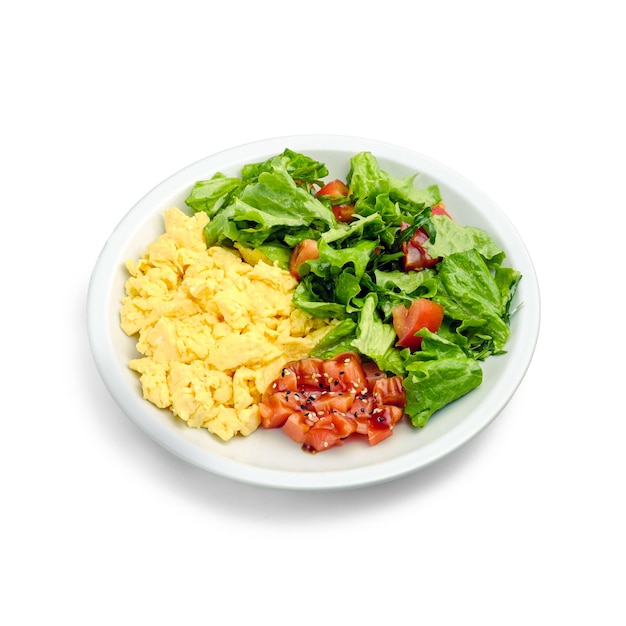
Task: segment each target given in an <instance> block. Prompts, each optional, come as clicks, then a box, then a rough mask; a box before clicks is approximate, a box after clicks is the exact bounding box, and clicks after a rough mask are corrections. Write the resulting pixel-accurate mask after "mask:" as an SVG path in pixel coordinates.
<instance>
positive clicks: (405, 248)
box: [402, 228, 441, 272]
mask: <svg viewBox="0 0 626 626" xmlns="http://www.w3.org/2000/svg"><path fill="white" fill-rule="evenodd" d="M428 239H429V237H428V233H427V232H426V231H425V230H424V229H423V228H418V229H417V230H416V231H415V234H414V235H413V237H411V239H410V240H409V241H403V242H402V252H403V253H404V259H403V261H404V271H405V272H408V271H409V270H423V269H426V268H427V267H433V266H435V265H437V263H439V261H440V260H441V259H439V258H438V257H437V258H434V259H433V258H432V257H431V256H430V254H428V251H427V250H426V248H425V247H424V243H426V242H427V241H428Z"/></svg>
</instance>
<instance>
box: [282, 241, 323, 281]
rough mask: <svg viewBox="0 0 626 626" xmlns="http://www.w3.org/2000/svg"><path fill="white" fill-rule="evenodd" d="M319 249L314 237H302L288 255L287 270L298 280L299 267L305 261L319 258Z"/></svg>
mask: <svg viewBox="0 0 626 626" xmlns="http://www.w3.org/2000/svg"><path fill="white" fill-rule="evenodd" d="M319 257H320V251H319V249H318V247H317V241H315V239H303V240H302V241H301V242H300V243H299V244H298V245H297V246H296V247H295V248H294V249H293V251H292V253H291V256H290V257H289V271H290V272H291V275H292V276H293V277H294V278H295V279H296V280H300V273H299V271H298V270H299V268H300V266H301V265H302V264H303V263H304V262H305V261H313V260H315V259H319Z"/></svg>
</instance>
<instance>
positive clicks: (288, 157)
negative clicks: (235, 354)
mask: <svg viewBox="0 0 626 626" xmlns="http://www.w3.org/2000/svg"><path fill="white" fill-rule="evenodd" d="M328 174H329V172H328V170H327V168H326V166H325V165H324V164H323V163H320V162H318V161H316V160H315V159H313V158H312V157H309V156H306V155H303V154H299V153H296V152H294V151H292V150H288V149H287V150H285V151H284V152H283V153H281V154H278V155H275V156H273V157H271V158H269V159H267V160H265V161H263V162H261V163H253V164H249V165H246V166H244V168H243V169H242V173H241V176H240V177H231V176H225V175H224V174H221V173H217V174H215V175H214V176H213V177H212V178H211V179H210V180H204V181H199V182H197V183H196V184H195V185H194V187H193V189H192V191H191V193H190V194H189V196H188V198H187V199H186V203H187V205H188V206H189V207H190V208H191V209H192V210H193V211H194V212H195V211H204V212H206V213H207V214H208V215H209V216H210V218H211V219H210V221H209V223H208V224H207V226H206V228H205V237H206V242H207V245H209V246H210V245H225V246H237V247H239V248H250V249H254V250H256V251H257V252H258V253H261V254H262V255H264V256H265V257H266V258H267V259H268V260H269V261H270V262H276V263H277V264H278V265H279V266H281V267H283V268H285V269H287V268H288V267H289V259H290V257H291V253H292V251H293V249H294V248H295V247H296V246H297V245H298V244H299V243H300V242H301V241H303V240H305V239H313V240H315V241H316V242H317V247H318V250H319V257H318V258H316V259H312V260H308V261H305V262H304V263H303V264H302V265H300V267H299V269H298V273H299V275H300V280H299V283H298V286H297V287H296V290H295V294H294V297H293V301H294V304H295V305H296V306H298V307H299V308H300V309H302V310H303V311H306V312H308V313H310V314H311V315H313V316H316V317H323V318H328V317H330V318H334V319H336V320H338V324H337V325H335V326H334V327H333V328H332V330H331V331H330V332H329V333H328V334H327V335H326V336H325V337H324V338H323V339H322V341H321V342H320V343H319V344H318V345H317V346H316V348H315V349H314V351H313V354H312V356H316V357H320V358H326V359H327V358H331V357H332V356H334V355H336V354H338V353H340V352H343V351H346V350H356V351H357V352H358V353H360V354H361V356H362V358H363V360H365V361H367V360H373V361H375V362H376V363H377V365H378V366H379V367H380V369H382V370H384V371H386V372H389V373H392V374H395V375H399V376H402V377H403V384H404V387H405V391H406V398H407V401H406V407H405V412H406V413H407V414H408V415H409V417H410V418H411V421H412V423H413V424H414V425H415V426H417V427H422V426H424V425H425V424H426V422H427V421H428V419H429V418H430V417H431V415H432V414H433V413H435V412H436V411H437V410H439V409H440V408H442V407H443V406H445V405H447V404H449V403H450V402H452V401H454V400H456V399H457V398H459V397H461V396H463V395H465V394H466V393H468V392H469V391H471V390H472V389H474V388H475V387H477V386H478V385H480V384H481V382H482V369H481V367H480V361H482V360H484V359H485V358H487V357H488V356H490V355H495V354H501V353H503V352H504V347H505V344H506V342H507V340H508V337H509V334H510V327H509V322H510V316H511V314H512V311H511V303H512V300H513V297H514V295H515V292H516V289H517V285H518V283H519V281H520V279H521V274H520V273H519V272H518V271H516V270H514V269H511V268H508V267H504V266H503V262H504V260H505V253H504V251H503V250H501V249H500V248H499V246H498V245H497V244H496V243H495V241H494V240H493V239H492V238H491V237H490V236H489V234H487V233H486V232H484V231H482V230H480V229H477V228H475V227H472V226H463V225H460V224H458V223H457V222H455V221H454V220H453V219H450V217H449V216H447V215H441V214H434V213H433V211H432V207H434V206H435V205H437V204H439V203H440V202H441V201H442V198H441V194H440V191H439V188H438V186H436V185H430V186H428V187H424V188H420V187H418V186H416V184H415V178H416V177H417V174H416V175H414V176H410V177H405V178H395V177H393V176H391V175H390V174H389V173H387V172H385V171H384V170H382V169H381V167H380V165H379V163H378V161H377V159H376V158H375V157H374V156H373V155H372V154H371V153H369V152H361V153H358V154H355V155H354V156H353V157H352V158H351V159H350V167H349V170H348V173H347V176H346V183H347V185H348V188H349V191H350V195H349V197H348V198H345V199H343V200H345V201H346V202H351V203H352V204H353V206H354V215H353V219H352V220H351V221H349V222H347V223H346V222H343V221H338V220H337V219H336V217H335V214H334V213H333V207H332V204H331V202H330V201H329V200H328V199H327V198H325V197H323V196H319V197H316V196H315V192H316V188H317V187H320V186H322V185H323V184H324V182H323V179H324V177H326V176H328ZM418 229H423V230H424V231H425V232H426V233H427V235H428V240H427V241H426V242H425V243H424V248H425V249H426V250H427V252H428V254H429V255H430V257H432V258H433V259H434V258H438V259H440V260H439V262H438V263H437V264H436V265H435V266H433V267H430V268H426V269H422V270H419V271H415V270H412V271H405V269H404V266H403V257H404V253H403V243H406V242H408V241H409V240H410V238H411V237H412V236H413V235H414V234H415V232H416V231H417V230H418ZM418 298H428V299H431V300H433V301H434V302H436V303H438V304H440V305H441V306H443V308H444V312H445V313H444V320H443V323H442V325H441V327H440V328H439V330H438V331H437V332H436V333H432V332H430V331H428V330H426V329H423V330H421V331H419V332H418V336H421V337H422V338H423V339H422V346H421V349H420V350H417V351H415V352H411V351H410V350H409V349H407V348H400V347H398V346H396V341H397V336H396V332H395V330H394V326H393V318H392V311H393V309H394V307H396V306H397V305H399V304H403V305H405V306H406V307H409V305H410V303H411V302H412V301H413V300H416V299H418Z"/></svg>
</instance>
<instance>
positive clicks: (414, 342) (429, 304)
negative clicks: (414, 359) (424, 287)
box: [391, 298, 444, 352]
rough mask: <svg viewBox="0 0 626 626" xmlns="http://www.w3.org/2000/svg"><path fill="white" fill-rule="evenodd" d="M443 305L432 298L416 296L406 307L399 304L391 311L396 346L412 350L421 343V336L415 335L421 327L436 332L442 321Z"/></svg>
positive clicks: (416, 348) (417, 347)
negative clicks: (396, 337) (396, 336)
mask: <svg viewBox="0 0 626 626" xmlns="http://www.w3.org/2000/svg"><path fill="white" fill-rule="evenodd" d="M443 313H444V311H443V307H442V306H441V305H440V304H437V303H436V302H433V301H432V300H428V299H426V298H418V299H417V300H413V302H412V303H411V306H410V307H409V308H408V309H407V308H406V307H405V306H404V305H403V304H399V305H398V306H396V307H394V308H393V310H392V311H391V314H392V317H393V327H394V330H395V331H396V335H398V341H397V343H396V345H397V346H399V347H401V348H409V349H410V350H411V351H412V352H413V351H415V350H418V349H419V348H420V347H421V345H422V338H421V337H415V333H416V332H417V331H418V330H421V329H422V328H427V329H428V330H430V332H432V333H436V332H437V331H438V330H439V327H440V326H441V322H442V321H443Z"/></svg>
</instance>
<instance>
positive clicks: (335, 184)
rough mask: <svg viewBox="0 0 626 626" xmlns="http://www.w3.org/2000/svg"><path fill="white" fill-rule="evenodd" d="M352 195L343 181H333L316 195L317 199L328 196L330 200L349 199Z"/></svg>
mask: <svg viewBox="0 0 626 626" xmlns="http://www.w3.org/2000/svg"><path fill="white" fill-rule="evenodd" d="M349 195H350V190H349V189H348V187H347V185H346V184H345V183H344V182H343V181H341V180H332V181H330V182H329V183H326V184H325V185H324V186H323V187H322V188H321V189H320V190H319V191H318V192H317V193H316V194H315V197H316V198H319V196H326V197H329V198H347V197H348V196H349Z"/></svg>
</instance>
